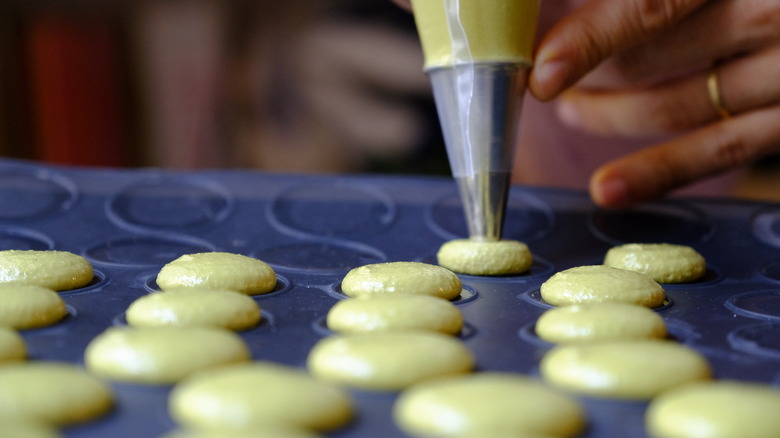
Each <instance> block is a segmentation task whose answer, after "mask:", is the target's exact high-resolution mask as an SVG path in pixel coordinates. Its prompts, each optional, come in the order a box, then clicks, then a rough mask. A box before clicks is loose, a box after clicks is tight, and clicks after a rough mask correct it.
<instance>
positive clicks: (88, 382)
mask: <svg viewBox="0 0 780 438" xmlns="http://www.w3.org/2000/svg"><path fill="white" fill-rule="evenodd" d="M0 388H1V389H0V423H2V422H3V421H2V419H3V418H6V419H13V420H14V421H29V422H33V423H35V422H43V423H47V424H55V425H67V424H73V423H80V422H84V421H89V420H92V419H95V418H97V417H100V416H102V415H104V414H105V413H107V412H108V411H109V409H111V407H112V406H113V396H112V393H111V390H110V388H109V387H108V385H106V384H105V383H103V382H102V381H100V380H99V379H98V378H96V377H95V376H93V375H91V374H89V373H87V372H86V371H85V370H84V369H83V368H81V367H78V366H75V365H72V364H66V363H59V362H25V363H20V364H11V365H3V366H0Z"/></svg>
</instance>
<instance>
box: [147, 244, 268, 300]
mask: <svg viewBox="0 0 780 438" xmlns="http://www.w3.org/2000/svg"><path fill="white" fill-rule="evenodd" d="M157 285H158V286H160V288H161V289H163V290H168V289H176V288H182V287H201V288H207V289H229V290H234V291H237V292H241V293H244V294H247V295H258V294H264V293H268V292H271V291H273V290H274V287H275V286H276V273H275V272H274V270H273V268H271V267H270V266H269V265H268V264H266V263H265V262H263V261H261V260H257V259H255V258H252V257H247V256H244V255H241V254H232V253H227V252H205V253H198V254H186V255H183V256H181V257H179V258H178V259H176V260H174V261H172V262H170V263H168V264H167V265H165V266H163V268H162V269H161V270H160V272H159V274H157Z"/></svg>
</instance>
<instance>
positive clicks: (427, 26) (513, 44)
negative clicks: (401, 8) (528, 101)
mask: <svg viewBox="0 0 780 438" xmlns="http://www.w3.org/2000/svg"><path fill="white" fill-rule="evenodd" d="M447 4H450V5H451V6H454V5H459V7H460V8H459V9H454V11H456V13H452V12H450V13H448V12H447ZM412 9H413V11H414V18H415V21H416V22H417V30H418V33H419V34H420V40H421V42H422V46H423V52H424V53H425V67H426V68H433V67H442V66H450V65H452V64H454V63H462V62H466V61H469V60H471V61H474V62H482V61H491V62H492V61H498V62H510V63H527V64H530V63H531V59H532V53H531V51H532V49H533V42H534V34H535V33H536V22H537V17H538V15H539V0H512V1H508V0H450V1H447V0H438V1H431V0H412ZM448 15H449V16H450V17H457V19H448ZM450 23H452V24H450ZM460 34H463V35H465V38H466V39H467V45H468V50H467V53H465V54H463V55H461V54H460V53H461V52H463V51H462V50H458V48H457V47H455V48H453V35H455V41H456V44H458V43H462V41H461V40H462V39H463V38H462V37H459V36H458V35H460ZM464 57H468V58H470V59H464Z"/></svg>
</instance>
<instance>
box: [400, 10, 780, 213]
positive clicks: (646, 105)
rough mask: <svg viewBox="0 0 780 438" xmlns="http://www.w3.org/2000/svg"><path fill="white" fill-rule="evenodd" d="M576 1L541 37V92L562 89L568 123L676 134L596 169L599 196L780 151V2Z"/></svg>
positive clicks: (700, 175) (623, 132) (702, 174)
mask: <svg viewBox="0 0 780 438" xmlns="http://www.w3.org/2000/svg"><path fill="white" fill-rule="evenodd" d="M395 1H396V3H399V4H402V5H406V7H408V3H409V2H408V1H404V0H395ZM561 3H565V2H561ZM574 3H576V4H577V7H575V8H574V9H573V10H572V11H571V12H570V13H568V14H567V15H565V16H564V17H563V18H561V19H560V21H558V22H557V23H556V24H555V25H554V26H553V27H552V28H551V29H550V30H549V31H548V32H547V33H546V34H545V35H543V36H542V38H541V39H540V40H539V44H538V47H537V49H536V53H535V57H534V66H533V69H532V72H531V78H530V84H529V87H530V91H531V93H533V95H534V96H535V97H536V98H538V99H540V100H551V99H553V98H556V97H559V99H557V101H556V105H557V107H556V110H557V115H558V117H559V118H560V119H561V120H562V122H563V123H564V124H565V125H567V126H569V127H574V128H577V129H580V130H582V131H585V132H588V133H592V134H599V135H605V136H620V137H625V138H630V139H638V138H648V137H655V136H659V135H671V136H670V137H669V139H667V140H666V141H663V142H661V143H658V144H655V145H651V146H649V147H646V148H643V149H640V150H638V151H635V152H632V153H629V154H627V155H624V156H622V157H619V158H617V159H615V160H613V161H610V162H608V163H606V164H604V165H602V166H601V167H600V168H599V169H598V170H596V172H595V173H594V174H593V175H592V177H591V181H590V192H591V196H592V197H593V199H594V201H595V202H596V203H598V204H600V205H603V206H607V207H626V206H629V205H632V204H634V203H637V202H641V201H645V200H651V199H655V198H658V197H661V196H663V195H665V194H667V193H668V192H670V191H672V190H674V189H676V188H680V187H682V186H685V185H687V184H690V183H693V182H695V181H698V180H702V179H705V178H707V177H709V176H712V175H715V174H718V173H721V172H725V171H727V170H730V169H735V168H738V167H741V166H743V165H746V164H748V163H750V162H751V161H753V160H756V159H758V158H760V157H762V156H764V155H767V154H769V153H772V152H778V151H780V81H778V80H777V78H778V77H780V2H773V1H763V0H664V1H645V0H632V1H626V0H586V1H575V2H574ZM546 6H548V7H549V6H550V5H546Z"/></svg>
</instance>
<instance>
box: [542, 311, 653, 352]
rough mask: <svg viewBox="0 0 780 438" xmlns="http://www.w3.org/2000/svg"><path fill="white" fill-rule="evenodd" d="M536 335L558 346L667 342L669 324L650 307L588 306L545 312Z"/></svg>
mask: <svg viewBox="0 0 780 438" xmlns="http://www.w3.org/2000/svg"><path fill="white" fill-rule="evenodd" d="M536 334H537V335H538V336H539V337H540V338H542V339H544V340H545V341H547V342H552V343H556V344H557V343H587V342H597V341H611V340H621V339H623V340H625V339H648V338H664V337H665V336H666V323H665V322H664V320H663V318H661V316H660V315H659V314H657V313H656V312H654V311H653V310H651V309H648V308H647V307H642V306H636V305H633V304H623V303H585V304H574V305H571V306H564V307H557V308H554V309H550V310H548V311H546V312H544V313H543V314H542V315H541V316H540V317H539V319H538V320H537V321H536Z"/></svg>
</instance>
